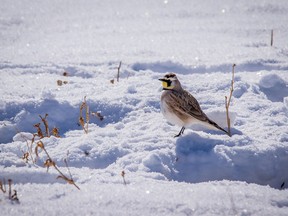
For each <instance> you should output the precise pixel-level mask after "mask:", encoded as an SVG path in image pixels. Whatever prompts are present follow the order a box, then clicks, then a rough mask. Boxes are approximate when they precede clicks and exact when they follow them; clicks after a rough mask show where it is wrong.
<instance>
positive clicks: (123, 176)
mask: <svg viewBox="0 0 288 216" xmlns="http://www.w3.org/2000/svg"><path fill="white" fill-rule="evenodd" d="M125 175H126V173H125V172H124V170H123V171H122V172H121V176H122V178H123V184H124V185H127V183H126V180H125Z"/></svg>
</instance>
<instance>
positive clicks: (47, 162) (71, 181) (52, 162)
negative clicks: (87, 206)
mask: <svg viewBox="0 0 288 216" xmlns="http://www.w3.org/2000/svg"><path fill="white" fill-rule="evenodd" d="M37 147H39V148H41V149H43V151H44V152H45V154H46V155H47V157H48V159H47V160H46V162H45V163H44V166H47V170H48V168H49V167H51V166H53V167H54V168H55V169H56V170H57V172H58V173H59V174H60V175H59V176H58V177H57V179H59V178H61V179H63V180H65V181H66V182H67V183H69V184H72V185H74V186H75V187H76V188H77V189H78V190H80V188H79V187H78V185H76V183H75V182H74V180H73V179H72V175H71V173H70V170H69V168H68V163H67V161H66V159H65V160H64V162H65V164H66V167H67V168H68V171H69V175H70V178H68V177H67V176H66V175H65V174H64V173H63V172H62V171H61V170H60V169H59V168H58V167H57V165H56V163H55V162H54V161H53V160H52V158H51V157H50V155H49V154H48V152H47V150H46V148H45V146H44V144H43V142H42V141H39V142H38V143H37ZM37 147H36V148H37ZM35 151H36V154H37V155H38V153H37V149H35Z"/></svg>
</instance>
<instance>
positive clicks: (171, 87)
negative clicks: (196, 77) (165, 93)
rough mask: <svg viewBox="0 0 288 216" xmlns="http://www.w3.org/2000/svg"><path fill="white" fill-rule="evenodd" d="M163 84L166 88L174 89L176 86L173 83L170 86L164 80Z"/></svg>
mask: <svg viewBox="0 0 288 216" xmlns="http://www.w3.org/2000/svg"><path fill="white" fill-rule="evenodd" d="M162 86H163V88H164V89H173V87H174V86H172V85H170V86H168V83H167V82H165V81H162Z"/></svg>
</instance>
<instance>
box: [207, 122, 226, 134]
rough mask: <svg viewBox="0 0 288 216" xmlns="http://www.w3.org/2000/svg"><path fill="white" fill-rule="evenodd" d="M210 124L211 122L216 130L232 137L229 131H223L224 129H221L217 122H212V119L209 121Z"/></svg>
mask: <svg viewBox="0 0 288 216" xmlns="http://www.w3.org/2000/svg"><path fill="white" fill-rule="evenodd" d="M208 122H209V124H211V125H213V126H214V127H215V128H217V129H219V130H221V131H223V132H224V133H226V134H227V135H228V136H229V137H231V134H230V133H228V131H226V130H225V129H223V128H222V127H220V126H219V125H218V124H217V123H216V122H214V121H212V120H210V119H208Z"/></svg>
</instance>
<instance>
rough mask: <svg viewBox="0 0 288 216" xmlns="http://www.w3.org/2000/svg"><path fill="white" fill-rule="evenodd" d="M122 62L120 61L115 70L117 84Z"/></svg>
mask: <svg viewBox="0 0 288 216" xmlns="http://www.w3.org/2000/svg"><path fill="white" fill-rule="evenodd" d="M121 65H122V62H121V61H120V63H119V66H118V68H117V70H118V72H117V82H119V78H120V68H121Z"/></svg>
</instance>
